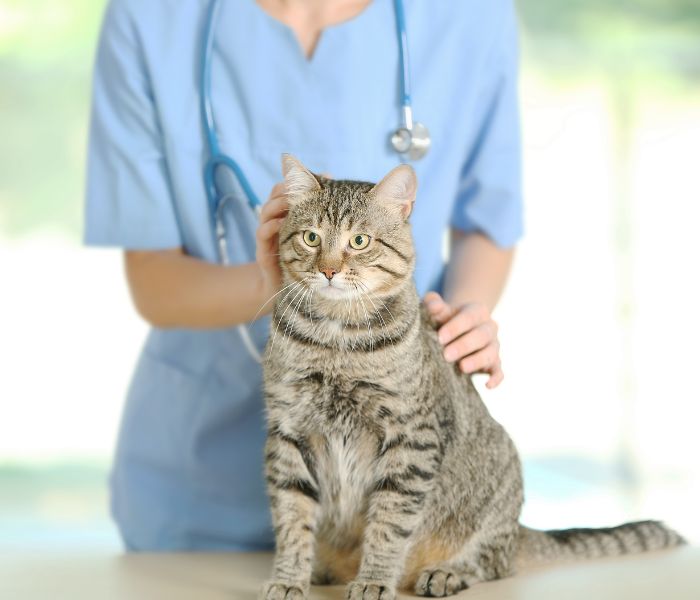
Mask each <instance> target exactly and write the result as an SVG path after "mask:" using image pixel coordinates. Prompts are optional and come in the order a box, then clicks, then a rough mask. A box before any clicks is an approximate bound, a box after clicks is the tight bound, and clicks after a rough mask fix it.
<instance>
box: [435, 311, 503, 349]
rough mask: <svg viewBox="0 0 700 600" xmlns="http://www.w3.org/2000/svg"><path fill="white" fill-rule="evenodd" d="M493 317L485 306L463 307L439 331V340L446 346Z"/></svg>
mask: <svg viewBox="0 0 700 600" xmlns="http://www.w3.org/2000/svg"><path fill="white" fill-rule="evenodd" d="M490 318H491V315H490V314H489V311H488V309H487V308H486V306H485V305H483V304H467V305H465V306H463V307H462V309H461V310H459V312H457V313H456V314H455V315H454V316H453V317H452V318H451V319H450V320H449V321H447V323H445V324H444V325H443V326H442V327H440V330H439V331H438V339H439V340H440V343H441V344H442V345H443V346H444V345H445V344H449V343H450V342H451V341H452V340H454V339H455V338H458V337H459V336H460V335H462V334H463V333H465V332H467V331H470V330H472V329H474V328H475V327H477V326H478V325H481V324H482V323H485V322H487V321H489V320H490Z"/></svg>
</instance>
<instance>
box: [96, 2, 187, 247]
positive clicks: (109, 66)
mask: <svg viewBox="0 0 700 600" xmlns="http://www.w3.org/2000/svg"><path fill="white" fill-rule="evenodd" d="M144 65H145V61H144V57H143V48H142V46H141V45H140V44H139V36H138V35H137V30H136V27H135V21H134V19H132V17H131V15H130V14H129V12H128V8H127V6H126V3H125V2H124V1H123V0H112V1H111V2H110V4H109V6H108V7H107V11H106V13H105V17H104V21H103V24H102V31H101V34H100V40H99V45H98V49H97V56H96V61H95V69H94V75H93V90H92V111H91V119H90V134H89V142H88V158H87V186H86V188H87V189H86V210H85V235H84V239H85V242H86V243H87V244H91V245H109V246H122V247H125V248H130V249H144V250H146V249H158V248H169V247H176V246H180V245H182V241H181V235H180V230H179V227H178V223H177V218H176V214H175V209H174V204H173V199H172V194H171V191H170V183H169V177H168V171H167V166H166V161H165V157H164V152H163V141H162V136H161V131H160V127H159V124H158V118H157V110H156V106H155V104H154V101H153V95H152V92H151V89H150V86H149V76H148V73H147V71H146V69H145V66H144Z"/></svg>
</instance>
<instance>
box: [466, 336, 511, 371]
mask: <svg viewBox="0 0 700 600" xmlns="http://www.w3.org/2000/svg"><path fill="white" fill-rule="evenodd" d="M499 350H500V348H499V345H498V342H497V341H494V342H492V343H491V344H489V345H488V346H486V347H485V348H481V349H480V350H478V351H477V352H474V353H472V354H470V355H469V356H465V357H463V358H462V359H461V360H460V361H459V370H460V371H462V372H463V373H493V370H494V369H495V368H496V366H499V367H500V363H501V360H500V358H499V354H498V353H499Z"/></svg>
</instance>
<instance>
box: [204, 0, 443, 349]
mask: <svg viewBox="0 0 700 600" xmlns="http://www.w3.org/2000/svg"><path fill="white" fill-rule="evenodd" d="M219 7H220V3H219V0H210V2H209V5H208V6H207V11H206V15H205V24H204V28H203V30H202V41H201V52H200V65H199V67H200V69H199V73H200V77H199V88H200V90H199V91H200V94H199V101H200V115H201V122H202V129H203V130H204V137H205V139H206V147H207V159H206V161H205V164H204V169H203V178H204V187H205V192H206V196H207V203H208V207H209V211H210V215H211V218H212V229H213V231H214V237H215V244H216V252H217V254H218V258H219V262H220V264H223V265H228V264H229V262H230V261H229V255H228V247H227V239H226V227H225V226H224V219H223V211H224V209H225V208H226V203H227V202H228V201H230V200H232V199H234V198H235V197H236V194H235V192H234V191H232V190H228V191H224V190H221V189H219V188H220V183H219V182H220V181H221V180H217V171H218V170H219V169H220V168H221V167H224V168H226V169H228V170H229V171H230V172H231V173H232V174H233V175H234V176H235V179H236V181H237V182H238V185H239V186H240V188H241V191H242V192H243V194H244V195H245V197H246V200H247V203H248V205H249V207H250V208H251V210H253V212H254V213H255V214H256V215H257V216H258V218H259V217H260V209H261V207H262V202H260V199H259V198H258V196H257V195H256V194H255V191H254V190H253V188H252V186H251V185H250V182H249V181H248V178H247V177H246V176H245V173H244V172H243V169H241V167H240V165H239V164H238V163H237V162H236V161H235V160H234V159H233V158H232V157H230V156H229V155H227V154H224V153H223V152H221V147H220V144H219V138H218V136H217V133H216V122H215V119H214V109H213V107H212V100H211V70H212V55H213V52H214V27H215V24H216V22H217V17H218V13H219ZM394 12H395V16H396V35H397V39H398V47H399V62H400V75H401V77H400V105H401V124H402V126H401V127H399V129H397V131H396V133H395V134H394V136H393V137H395V136H396V135H399V138H400V141H401V142H404V141H407V142H408V145H407V147H406V149H405V150H404V149H402V148H400V147H397V145H396V144H394V148H395V149H396V150H397V152H399V154H401V155H402V156H406V157H408V158H409V159H411V160H417V159H418V158H421V156H423V155H424V154H425V152H427V148H428V147H429V146H430V136H429V133H428V131H427V129H426V128H425V127H424V126H423V125H421V124H420V123H414V122H413V114H412V107H411V70H410V63H409V57H408V35H407V33H406V17H405V13H404V7H403V1H402V0H394ZM405 136H408V137H407V138H406V137H405ZM393 137H392V143H394V142H393ZM238 330H239V331H240V334H241V338H242V340H243V343H244V345H245V347H246V349H247V350H248V353H249V354H250V356H251V357H253V358H254V359H255V360H256V361H257V362H260V361H261V360H262V358H261V354H260V351H259V350H258V348H257V347H256V345H255V344H254V342H253V340H252V338H251V336H250V332H249V331H248V329H247V327H246V326H245V325H239V326H238Z"/></svg>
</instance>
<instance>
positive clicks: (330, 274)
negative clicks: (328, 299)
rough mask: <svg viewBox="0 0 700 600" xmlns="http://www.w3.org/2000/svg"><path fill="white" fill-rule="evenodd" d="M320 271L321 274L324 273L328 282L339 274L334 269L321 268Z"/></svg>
mask: <svg viewBox="0 0 700 600" xmlns="http://www.w3.org/2000/svg"><path fill="white" fill-rule="evenodd" d="M319 271H321V273H323V274H324V275H325V276H326V279H327V280H328V281H330V280H331V279H333V275H335V274H336V273H337V272H338V271H336V270H335V269H334V268H332V267H320V268H319Z"/></svg>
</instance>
